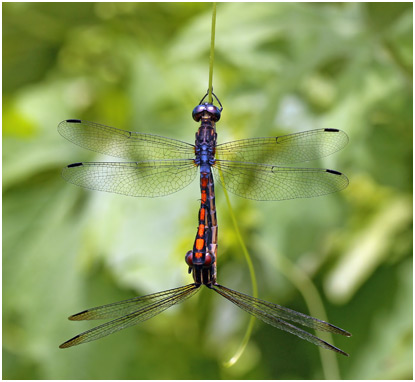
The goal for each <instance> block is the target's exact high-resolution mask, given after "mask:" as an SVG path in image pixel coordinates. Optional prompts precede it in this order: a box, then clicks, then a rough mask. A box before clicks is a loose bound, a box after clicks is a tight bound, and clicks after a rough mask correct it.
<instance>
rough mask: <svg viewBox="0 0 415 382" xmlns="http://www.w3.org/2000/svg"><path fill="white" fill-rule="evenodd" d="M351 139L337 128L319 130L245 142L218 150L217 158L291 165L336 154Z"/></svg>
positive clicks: (234, 143) (220, 147) (244, 140)
mask: <svg viewBox="0 0 415 382" xmlns="http://www.w3.org/2000/svg"><path fill="white" fill-rule="evenodd" d="M348 141H349V138H348V137H347V135H346V133H345V132H343V131H341V130H337V129H318V130H310V131H304V132H301V133H295V134H289V135H282V136H279V137H271V138H253V139H242V140H239V141H233V142H228V143H223V144H220V145H218V146H217V148H216V157H217V158H218V159H222V160H227V161H236V162H253V163H264V164H274V165H281V164H291V163H299V162H305V161H310V160H314V159H318V158H322V157H325V156H327V155H330V154H333V153H334V152H336V151H338V150H340V149H342V148H343V147H344V146H346V144H347V142H348Z"/></svg>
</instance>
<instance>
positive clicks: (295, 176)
mask: <svg viewBox="0 0 415 382" xmlns="http://www.w3.org/2000/svg"><path fill="white" fill-rule="evenodd" d="M213 168H214V175H215V179H216V181H218V182H219V183H221V184H222V186H223V187H225V188H226V189H227V190H228V191H230V192H232V193H234V194H236V195H238V196H241V197H243V198H247V199H253V200H264V201H266V200H286V199H295V198H311V197H314V196H320V195H326V194H330V193H332V192H336V191H340V190H342V189H344V188H346V187H347V185H348V184H349V180H348V179H347V177H346V176H345V175H344V174H342V173H340V172H338V171H334V170H325V169H318V168H317V169H315V168H295V167H278V166H270V165H265V164H256V163H242V162H228V161H221V160H217V161H216V163H215V165H214V167H213Z"/></svg>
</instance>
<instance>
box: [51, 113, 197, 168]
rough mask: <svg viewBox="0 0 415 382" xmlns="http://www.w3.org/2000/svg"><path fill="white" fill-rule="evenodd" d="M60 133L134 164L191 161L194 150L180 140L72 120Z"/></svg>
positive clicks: (77, 142)
mask: <svg viewBox="0 0 415 382" xmlns="http://www.w3.org/2000/svg"><path fill="white" fill-rule="evenodd" d="M58 131H59V133H60V134H61V135H62V136H63V137H64V138H66V139H67V140H69V141H71V142H73V143H75V144H76V145H78V146H81V147H84V148H86V149H88V150H92V151H96V152H98V153H102V154H106V155H111V156H113V157H117V158H124V159H129V160H134V161H144V160H149V159H186V158H188V159H191V158H194V156H195V154H194V146H193V145H191V144H189V143H186V142H182V141H179V140H176V139H170V138H165V137H161V136H158V135H152V134H143V133H136V132H131V131H126V130H120V129H116V128H115V127H110V126H105V125H101V124H99V123H95V122H88V121H81V120H79V119H68V120H66V121H62V122H61V123H60V124H59V125H58Z"/></svg>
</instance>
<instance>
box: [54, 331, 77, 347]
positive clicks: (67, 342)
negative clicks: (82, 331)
mask: <svg viewBox="0 0 415 382" xmlns="http://www.w3.org/2000/svg"><path fill="white" fill-rule="evenodd" d="M77 338H79V334H78V335H77V336H75V337H73V338H71V339H70V340H68V341H66V342H64V343H63V344H60V345H59V349H67V348H70V347H71V346H74V345H76V343H74V340H76V339H77Z"/></svg>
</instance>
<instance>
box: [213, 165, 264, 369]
mask: <svg viewBox="0 0 415 382" xmlns="http://www.w3.org/2000/svg"><path fill="white" fill-rule="evenodd" d="M219 174H220V178H221V182H222V184H223V185H225V181H224V179H223V174H222V171H221V170H219ZM223 192H224V193H225V198H226V203H227V205H228V210H229V213H230V215H231V219H232V223H233V227H234V229H235V232H236V237H237V239H238V242H239V244H240V246H241V248H242V253H243V254H244V257H245V260H246V263H247V264H248V269H249V275H250V277H251V284H252V295H253V297H258V285H257V281H256V276H255V270H254V265H253V263H252V260H251V256H250V255H249V252H248V249H247V248H246V245H245V242H244V240H243V238H242V235H241V232H240V231H239V227H238V223H237V220H236V218H235V214H234V213H233V209H232V205H231V201H230V200H229V195H228V192H227V191H226V188H225V187H223ZM254 322H255V317H253V316H251V319H250V320H249V324H248V327H247V329H246V332H245V336H244V338H243V339H242V342H241V344H240V345H239V347H238V350H237V351H236V352H235V354H234V355H233V356H232V357H231V358H230V359H229V361H226V362H224V363H223V365H224V366H225V367H231V366H232V365H234V364H235V363H236V362H237V361H238V360H239V358H240V357H241V355H242V353H243V352H244V350H245V348H246V345H247V344H248V342H249V339H250V337H251V333H252V328H253V327H254Z"/></svg>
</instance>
